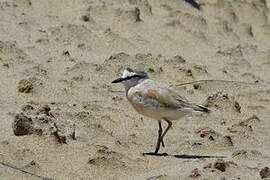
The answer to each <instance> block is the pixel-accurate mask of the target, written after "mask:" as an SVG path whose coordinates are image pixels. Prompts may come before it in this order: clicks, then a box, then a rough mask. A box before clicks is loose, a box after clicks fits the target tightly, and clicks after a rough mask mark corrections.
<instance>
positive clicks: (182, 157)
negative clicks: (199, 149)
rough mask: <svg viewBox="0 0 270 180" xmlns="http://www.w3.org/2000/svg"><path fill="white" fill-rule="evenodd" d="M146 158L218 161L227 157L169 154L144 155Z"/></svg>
mask: <svg viewBox="0 0 270 180" xmlns="http://www.w3.org/2000/svg"><path fill="white" fill-rule="evenodd" d="M143 155H144V156H157V157H175V158H177V159H217V158H226V156H210V155H193V154H167V153H158V154H155V153H143Z"/></svg>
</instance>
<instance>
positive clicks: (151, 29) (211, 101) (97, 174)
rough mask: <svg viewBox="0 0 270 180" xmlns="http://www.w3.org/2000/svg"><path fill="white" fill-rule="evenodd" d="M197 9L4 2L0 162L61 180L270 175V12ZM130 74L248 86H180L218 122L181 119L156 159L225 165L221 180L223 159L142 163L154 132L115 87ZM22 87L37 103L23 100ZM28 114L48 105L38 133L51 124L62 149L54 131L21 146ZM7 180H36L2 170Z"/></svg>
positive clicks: (141, 2)
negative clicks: (25, 109)
mask: <svg viewBox="0 0 270 180" xmlns="http://www.w3.org/2000/svg"><path fill="white" fill-rule="evenodd" d="M199 3H200V4H201V8H202V10H201V11H198V10H197V9H195V8H192V7H191V6H190V5H189V4H187V3H186V2H184V1H182V0H166V1H165V0H103V1H102V0H31V1H30V0H0V82H1V85H0V122H1V125H0V137H1V138H0V161H1V162H5V163H8V164H10V165H13V166H16V167H18V168H20V169H23V170H25V171H28V172H31V173H34V174H37V175H41V176H44V177H50V178H54V179H56V180H58V179H60V180H62V179H63V180H65V179H75V180H77V179H78V180H82V179H84V180H86V179H116V180H118V179H135V180H137V179H193V178H194V176H196V172H194V171H197V176H198V177H197V178H198V179H209V180H211V179H222V178H225V179H237V178H240V179H244V180H246V179H251V180H254V179H260V174H259V172H260V170H261V169H262V168H264V167H266V166H268V167H269V166H270V150H269V149H270V139H269V136H270V118H269V115H270V114H269V112H270V85H269V83H270V71H269V68H270V20H269V18H270V12H269V8H270V2H269V1H267V0H266V1H262V0H261V1H259V0H200V1H199ZM138 14H139V16H138ZM125 67H131V68H139V69H145V70H147V71H148V73H149V76H150V77H151V78H153V79H156V80H159V81H162V82H164V83H167V84H169V85H177V84H181V83H185V82H191V81H196V80H202V79H219V80H228V81H241V82H248V83H250V84H244V83H233V82H223V81H219V82H216V81H214V82H204V83H200V84H199V86H195V88H194V86H193V85H185V86H177V87H176V88H177V90H178V91H179V93H180V94H181V95H182V96H185V97H186V98H188V99H189V100H190V101H192V102H195V103H198V104H206V105H208V106H209V108H210V109H211V110H212V113H210V114H207V115H205V114H202V115H200V114H193V115H190V116H186V117H185V118H183V119H181V120H179V121H175V122H174V123H173V128H172V130H170V131H169V132H168V134H167V136H166V138H165V144H166V147H165V148H162V149H161V152H167V153H168V154H170V155H184V154H187V155H197V156H226V158H223V161H224V163H225V171H224V172H222V171H220V170H218V169H217V168H215V165H214V164H215V162H216V161H217V159H218V158H194V157H192V156H189V157H190V158H183V156H180V158H175V157H172V156H170V157H153V156H143V155H142V153H143V152H150V151H153V150H154V147H155V143H156V137H157V129H158V124H157V122H156V121H154V120H151V119H149V118H147V117H142V116H141V115H139V114H137V113H136V112H135V110H133V109H132V107H131V105H130V104H129V103H128V101H127V100H126V99H125V94H124V88H123V86H121V85H114V84H111V83H110V82H111V81H112V80H113V79H114V78H116V77H117V76H118V75H119V73H120V72H121V71H122V70H123V69H124V68H125ZM22 79H27V80H29V81H30V82H31V83H32V84H33V89H32V90H31V89H30V93H21V92H19V91H18V84H19V81H20V80H22ZM219 92H220V93H219ZM210 96H212V98H211V97H210ZM209 97H210V98H209ZM207 99H208V101H207ZM26 104H32V106H34V107H35V108H37V109H38V108H39V107H41V106H44V105H48V106H49V107H50V108H51V111H50V113H51V114H52V116H49V115H48V116H46V117H45V118H48V119H49V120H48V121H49V123H48V122H41V126H42V127H43V126H44V127H45V128H46V127H47V126H48V127H50V126H51V124H50V122H51V121H53V122H55V123H56V124H57V126H59V127H60V128H61V131H62V132H63V134H64V136H66V138H67V139H66V144H61V143H59V142H58V141H57V139H56V137H55V136H54V135H50V133H49V132H50V131H51V129H47V130H48V132H47V133H44V132H45V130H43V131H42V132H43V133H42V134H40V135H38V133H33V134H31V135H25V136H15V135H14V133H13V129H12V123H13V121H14V117H15V114H16V113H17V112H20V111H22V110H21V108H22V106H24V105H26ZM238 105H239V106H240V107H241V109H240V107H239V106H238ZM31 113H32V114H31ZM33 113H35V112H32V111H31V112H30V115H29V116H31V117H32V118H33V121H39V120H37V119H35V118H37V116H36V114H33ZM43 115H44V114H43ZM44 116H45V115H44ZM250 117H252V118H251V119H248V118H250ZM73 124H75V136H76V140H73V139H72V138H71V137H70V136H69V135H70V134H71V133H72V132H73ZM164 125H165V124H164ZM221 165H224V164H223V163H221ZM196 168H197V169H196ZM194 169H195V170H194ZM192 175H193V177H190V176H192ZM0 179H5V180H6V179H8V180H9V179H10V180H16V179H18V180H24V179H25V180H26V179H27V180H28V179H38V178H37V177H35V176H32V175H29V174H25V173H22V172H20V171H17V170H14V169H12V168H8V167H6V166H3V165H1V164H0Z"/></svg>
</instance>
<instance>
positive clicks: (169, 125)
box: [160, 118, 172, 142]
mask: <svg viewBox="0 0 270 180" xmlns="http://www.w3.org/2000/svg"><path fill="white" fill-rule="evenodd" d="M164 120H165V121H166V122H167V123H168V126H167V128H166V129H165V131H164V132H163V134H162V135H161V140H160V141H161V142H163V138H164V136H165V135H166V133H167V132H168V130H169V129H170V128H171V127H172V122H171V121H170V120H169V119H166V118H164Z"/></svg>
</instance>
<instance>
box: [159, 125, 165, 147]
mask: <svg viewBox="0 0 270 180" xmlns="http://www.w3.org/2000/svg"><path fill="white" fill-rule="evenodd" d="M158 127H159V129H158V138H161V135H162V126H161V121H158ZM161 145H162V147H165V144H164V142H163V140H162V139H161Z"/></svg>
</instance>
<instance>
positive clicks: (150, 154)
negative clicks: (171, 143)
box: [142, 152, 168, 156]
mask: <svg viewBox="0 0 270 180" xmlns="http://www.w3.org/2000/svg"><path fill="white" fill-rule="evenodd" d="M142 155H143V156H145V155H148V156H168V154H167V153H155V152H148V153H142Z"/></svg>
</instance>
